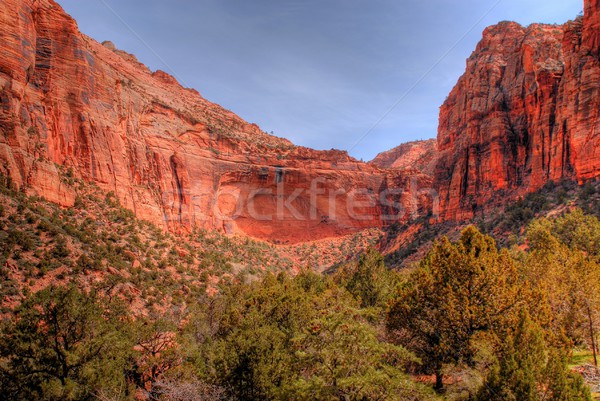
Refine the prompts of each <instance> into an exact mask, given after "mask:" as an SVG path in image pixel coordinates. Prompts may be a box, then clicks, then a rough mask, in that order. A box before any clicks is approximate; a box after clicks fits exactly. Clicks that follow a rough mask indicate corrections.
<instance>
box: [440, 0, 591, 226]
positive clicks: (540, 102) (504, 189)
mask: <svg viewBox="0 0 600 401" xmlns="http://www.w3.org/2000/svg"><path fill="white" fill-rule="evenodd" d="M599 7H600V3H599V2H598V0H587V1H586V4H585V16H584V17H583V18H579V19H577V20H575V21H571V22H568V23H566V24H565V25H562V26H555V25H539V24H533V25H531V26H529V27H527V28H525V27H522V26H520V25H518V24H516V23H512V22H504V23H500V24H499V25H496V26H493V27H490V28H488V29H486V30H485V32H484V34H483V39H482V40H481V42H480V43H479V45H478V46H477V49H476V50H475V52H474V53H473V54H472V55H471V57H470V58H469V59H468V60H467V70H466V73H465V74H464V75H463V76H462V77H461V78H460V80H459V82H458V84H457V85H456V87H455V88H454V89H453V91H452V92H451V94H450V96H449V97H448V99H447V100H446V102H445V103H444V105H443V106H442V108H441V111H440V124H439V130H438V148H439V156H438V157H439V160H438V163H437V168H436V171H435V185H434V186H435V187H436V188H437V189H438V190H439V193H440V201H441V205H440V206H441V210H442V217H443V218H445V219H463V218H470V217H472V216H473V215H474V214H476V213H478V212H480V211H483V210H484V206H489V205H501V204H502V203H503V202H505V201H506V199H507V198H514V197H516V196H518V195H522V194H524V193H526V192H530V191H534V190H537V189H539V188H540V187H541V186H543V185H544V184H545V183H546V182H548V181H549V180H555V181H557V180H560V179H563V178H567V179H576V180H578V181H579V182H583V181H585V180H587V179H590V178H593V177H596V176H598V175H599V174H600V135H599V133H600V121H599V119H598V116H599V112H600V63H599V57H598V55H599V51H600V50H599V38H600V10H599Z"/></svg>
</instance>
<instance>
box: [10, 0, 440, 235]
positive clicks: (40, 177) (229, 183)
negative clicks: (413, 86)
mask: <svg viewBox="0 0 600 401" xmlns="http://www.w3.org/2000/svg"><path fill="white" fill-rule="evenodd" d="M0 9H1V11H2V12H1V13H0V170H2V172H3V173H5V174H9V175H10V176H11V177H12V178H13V180H14V182H16V184H17V185H19V186H21V187H23V188H25V189H26V190H27V191H29V192H32V193H37V194H40V195H43V196H44V197H46V198H47V199H49V200H51V201H55V202H58V203H60V204H62V205H69V204H72V203H73V201H74V199H75V196H76V190H75V189H74V188H73V187H71V186H70V185H68V184H67V183H66V182H65V180H64V179H61V170H62V171H65V170H66V169H69V168H71V169H72V171H74V173H75V175H76V176H77V177H80V178H83V179H84V180H86V181H88V182H93V183H96V184H97V185H99V186H100V187H101V188H102V189H104V190H107V191H114V192H115V193H116V194H117V196H118V197H119V199H120V200H121V201H122V203H123V204H124V206H126V207H128V208H130V209H132V210H133V211H134V212H135V213H136V214H137V215H138V216H139V217H141V218H145V219H148V220H151V221H154V222H158V223H163V224H164V225H165V226H166V227H168V228H170V229H173V230H179V229H189V228H190V227H206V228H216V229H220V230H224V231H226V232H242V233H246V234H248V235H251V236H255V237H259V238H264V239H277V240H281V241H283V242H295V241H302V240H309V239H316V238H322V237H327V236H334V235H340V234H345V233H348V232H350V231H354V230H357V229H361V228H364V227H373V226H381V225H384V224H387V223H388V221H387V220H386V219H382V216H388V215H394V216H395V215H398V212H401V213H400V214H401V216H400V217H401V218H405V217H403V216H404V215H406V213H404V214H403V215H402V212H403V211H405V210H407V209H410V208H411V207H413V205H414V204H415V201H414V199H412V198H413V197H411V196H409V195H407V194H405V193H397V192H393V193H392V192H391V191H386V190H387V189H388V188H389V187H390V185H394V186H397V185H403V187H405V188H406V187H409V186H410V185H408V183H409V181H410V182H411V185H412V186H413V187H415V188H416V186H415V185H419V184H422V185H426V186H428V185H429V181H430V180H428V179H427V178H426V177H418V178H416V179H415V180H410V179H409V177H404V176H402V174H401V173H398V172H385V171H381V170H379V169H377V168H376V167H373V166H370V165H367V164H364V163H359V162H357V161H356V160H354V159H352V158H350V157H349V156H348V155H347V154H346V153H345V152H340V151H326V152H318V151H313V150H310V149H306V148H301V147H296V146H294V145H293V144H291V143H290V142H288V141H287V140H283V139H280V138H275V137H272V136H269V135H267V134H265V133H264V132H262V131H261V130H260V129H259V127H257V126H256V125H253V124H249V123H247V122H245V121H243V120H242V119H241V118H239V117H238V116H236V115H235V114H233V113H231V112H229V111H227V110H224V109H223V108H221V107H219V106H218V105H215V104H213V103H210V102H209V101H207V100H205V99H204V98H202V97H201V96H200V94H198V93H197V92H196V91H194V90H190V89H185V88H183V87H181V86H180V85H179V84H178V83H177V82H176V80H175V79H174V78H172V77H171V76H169V75H168V74H166V73H164V72H161V71H157V72H151V71H150V70H148V69H147V68H146V67H145V66H144V65H142V64H140V63H139V62H137V60H136V59H135V57H134V56H132V55H129V54H127V53H125V52H122V51H119V50H116V49H115V48H114V46H113V45H111V44H110V43H105V45H101V44H99V43H97V42H95V41H94V40H92V39H90V38H88V37H86V36H85V35H82V34H81V33H79V31H78V29H77V25H76V23H75V21H73V19H72V18H70V17H69V16H68V15H67V14H66V13H65V12H64V11H63V10H62V9H61V7H60V6H59V5H57V4H56V3H55V2H54V1H52V0H39V1H35V0H3V1H2V3H1V4H0ZM381 193H384V195H383V198H384V200H383V201H381V199H377V198H378V197H379V194H381ZM403 205H405V206H403ZM231 217H234V218H231Z"/></svg>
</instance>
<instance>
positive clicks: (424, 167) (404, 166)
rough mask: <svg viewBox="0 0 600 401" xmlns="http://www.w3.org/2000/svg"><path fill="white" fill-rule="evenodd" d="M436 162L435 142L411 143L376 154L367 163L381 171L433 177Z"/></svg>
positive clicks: (431, 140)
mask: <svg viewBox="0 0 600 401" xmlns="http://www.w3.org/2000/svg"><path fill="white" fill-rule="evenodd" d="M436 162H437V141H436V140H435V139H428V140H425V141H413V142H407V143H403V144H402V145H400V146H397V147H395V148H394V149H391V150H388V151H386V152H382V153H380V154H378V155H377V156H376V157H375V158H374V159H373V160H371V161H370V162H369V164H372V165H373V166H376V167H379V168H382V169H394V170H402V171H410V170H415V171H418V172H420V173H423V174H425V175H427V176H431V177H432V176H433V173H434V171H435V165H436Z"/></svg>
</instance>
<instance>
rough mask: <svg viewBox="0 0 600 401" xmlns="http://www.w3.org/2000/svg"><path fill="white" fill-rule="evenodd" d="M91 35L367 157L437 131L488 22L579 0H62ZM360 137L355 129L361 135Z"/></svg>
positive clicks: (290, 128) (537, 15)
mask: <svg viewBox="0 0 600 401" xmlns="http://www.w3.org/2000/svg"><path fill="white" fill-rule="evenodd" d="M58 2H59V3H60V4H61V5H62V6H63V8H64V9H65V10H66V11H67V12H68V13H69V14H71V15H72V16H73V17H74V18H75V19H76V20H77V21H78V24H79V29H80V30H81V31H82V32H84V33H85V34H87V35H89V36H91V37H93V38H94V39H96V40H98V41H104V40H111V41H113V42H114V43H115V45H116V46H117V47H118V48H120V49H123V50H126V51H128V52H130V53H134V54H135V55H136V56H137V57H138V59H139V60H140V61H142V62H143V63H144V64H146V65H148V66H149V67H150V68H151V69H152V70H156V69H162V70H165V71H167V72H169V73H171V74H172V75H174V76H176V77H177V78H178V79H179V80H180V82H182V83H183V84H184V85H185V86H187V87H193V88H195V89H197V90H198V91H199V92H200V93H201V94H202V95H203V96H204V97H205V98H207V99H208V100H211V101H213V102H215V103H218V104H220V105H222V106H223V107H225V108H227V109H230V110H232V111H233V112H235V113H237V114H238V115H240V116H241V117H242V118H244V119H246V120H247V121H249V122H254V123H257V124H258V125H260V127H261V128H262V129H263V130H265V131H267V132H270V131H273V132H274V133H275V134H276V135H278V136H282V137H286V138H288V139H290V140H292V141H293V142H294V143H296V144H298V145H303V146H309V147H312V148H316V149H330V148H337V149H344V150H348V151H349V152H350V154H351V155H352V156H354V157H356V158H359V159H364V160H370V159H372V158H373V157H374V156H375V155H376V154H377V153H379V152H381V151H384V150H387V149H390V148H393V147H394V146H397V145H399V144H400V143H403V142H407V141H410V140H415V139H426V138H432V137H435V135H436V133H437V120H438V110H439V106H440V105H441V104H442V103H443V101H444V99H445V98H446V96H447V94H448V93H449V92H450V90H451V89H452V87H453V86H454V84H455V83H456V80H457V79H458V77H459V76H460V75H461V74H462V73H463V72H464V68H465V60H466V58H467V57H468V56H469V55H470V54H471V52H472V51H473V50H474V48H475V45H476V44H477V42H478V41H479V39H480V38H481V32H482V31H483V29H484V28H485V27H486V26H489V25H492V24H495V23H497V22H499V21H502V20H512V21H517V22H519V23H521V24H524V25H527V24H530V23H532V22H545V23H563V22H566V21H567V20H569V19H573V18H575V17H576V16H577V14H578V13H579V12H580V11H581V10H582V9H583V1H582V0H195V1H192V0H170V1H164V0H85V1H81V0H58ZM361 138H362V140H361Z"/></svg>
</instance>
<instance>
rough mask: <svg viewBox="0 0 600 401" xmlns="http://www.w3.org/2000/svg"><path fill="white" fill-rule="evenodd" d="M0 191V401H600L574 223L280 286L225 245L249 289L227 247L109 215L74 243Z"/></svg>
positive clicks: (586, 239) (593, 261) (599, 260)
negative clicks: (250, 269)
mask: <svg viewBox="0 0 600 401" xmlns="http://www.w3.org/2000/svg"><path fill="white" fill-rule="evenodd" d="M5 184H6V185H4V186H3V189H2V196H3V200H4V201H3V205H4V206H3V207H2V209H1V210H0V224H1V225H2V227H1V231H0V235H1V236H2V241H1V247H2V248H1V249H0V251H1V257H2V260H1V261H0V262H2V264H1V266H2V267H1V268H0V275H1V276H2V282H1V286H0V292H1V293H2V297H3V302H2V311H1V312H2V314H1V317H2V318H1V323H0V399H6V400H106V401H108V400H134V399H147V400H172V401H175V400H181V401H183V400H190V401H194V400H206V401H209V400H215V401H216V400H240V401H241V400H332V401H333V400H348V401H368V400H378V401H385V400H414V401H418V400H472V401H483V400H498V401H500V400H503V401H504V400H519V401H521V400H525V401H528V400H530V401H542V400H544V401H545V400H548V401H550V400H551V401H578V400H592V399H593V398H592V397H593V395H592V392H591V391H590V389H592V390H596V389H594V388H593V384H594V383H586V382H585V381H584V379H583V377H582V376H581V375H580V374H579V373H577V372H576V369H575V367H574V364H577V365H578V366H579V365H584V364H588V365H590V367H591V369H594V368H593V367H592V366H593V365H594V362H595V359H596V357H597V356H596V352H597V348H598V346H597V330H598V321H599V318H600V316H599V311H600V222H599V221H598V220H597V218H596V217H594V216H591V215H588V214H585V213H584V212H583V211H581V210H579V209H574V210H571V211H568V212H565V213H563V214H561V215H559V216H556V217H554V218H538V219H535V220H533V221H532V222H530V223H529V225H528V228H527V230H526V232H525V234H524V236H523V239H522V241H520V242H519V244H517V245H514V246H512V247H511V248H499V247H498V246H497V244H496V242H495V240H494V239H493V238H492V237H491V236H488V235H485V234H483V233H481V232H480V231H479V230H478V229H477V228H475V227H473V226H470V227H467V228H465V229H463V231H462V232H461V234H460V237H458V238H457V239H456V240H454V241H451V240H449V239H448V238H446V237H443V238H441V239H439V240H436V241H434V242H433V244H432V245H431V247H430V248H429V249H428V251H427V252H426V254H425V256H424V257H423V259H422V260H421V261H420V262H419V263H417V264H416V265H415V266H413V267H411V268H405V269H402V270H400V271H393V270H390V269H388V268H387V267H386V265H385V262H384V259H383V257H382V256H381V255H380V254H379V253H378V252H377V251H376V250H374V249H369V250H368V251H367V252H364V253H363V254H362V255H361V256H360V257H359V258H358V259H357V260H355V261H351V262H348V263H346V264H344V265H341V266H339V267H338V268H337V269H336V270H335V272H333V273H331V274H326V275H323V274H317V273H314V272H312V271H311V269H309V268H307V269H303V270H301V271H300V272H298V273H297V274H295V275H290V274H288V273H286V272H285V271H284V270H286V269H283V268H282V269H280V270H278V269H276V268H269V269H260V268H259V266H258V265H259V264H260V263H261V261H264V262H265V263H267V262H268V263H272V262H273V258H274V257H275V256H274V255H275V254H274V253H273V251H272V249H271V248H268V247H266V248H260V245H256V244H253V243H248V244H247V246H248V247H249V248H250V249H245V248H244V244H237V243H236V244H235V247H239V252H240V253H244V254H245V255H247V256H246V257H247V258H252V260H253V263H256V264H257V267H256V270H257V271H256V274H253V275H252V277H251V279H248V276H247V275H243V274H237V275H236V274H235V272H233V271H232V265H231V262H230V260H231V257H232V256H231V255H225V254H224V252H222V253H220V252H219V248H218V246H215V245H214V242H217V241H225V240H226V239H218V240H216V239H215V240H210V241H208V243H207V242H206V239H203V240H202V241H200V239H198V238H196V239H197V240H198V241H199V242H198V243H199V244H203V245H202V246H203V247H204V248H203V251H201V252H196V251H195V250H194V249H193V247H190V249H188V248H186V247H185V245H184V244H179V245H180V248H177V247H175V244H174V242H172V241H174V240H172V239H171V238H170V237H169V236H168V235H165V234H160V233H159V232H154V231H152V230H150V229H149V228H147V227H146V228H144V225H143V224H142V225H141V226H140V224H141V223H138V222H137V221H136V220H135V218H134V217H133V216H132V215H131V214H127V213H126V212H123V211H120V210H122V209H119V208H118V207H117V206H115V205H114V200H113V199H112V198H110V197H109V198H108V199H107V200H105V202H108V206H107V207H106V211H107V213H109V215H110V218H109V221H110V222H111V224H110V225H106V226H105V227H104V228H100V227H99V226H97V225H96V223H95V221H98V219H101V218H102V217H101V216H99V215H95V216H90V220H89V221H86V220H81V221H80V224H79V225H76V224H75V222H72V221H71V220H69V218H68V216H66V217H64V216H63V217H64V218H61V217H60V216H61V215H60V214H61V213H63V214H65V213H69V212H65V211H64V210H62V211H61V210H59V209H53V206H49V205H48V204H47V203H44V201H43V200H40V199H32V198H31V197H26V196H24V195H23V194H20V193H18V192H17V191H14V190H12V189H10V183H5ZM98 202H101V200H98ZM111 205H112V206H111ZM123 213H125V214H123ZM75 221H78V220H75ZM111 233H112V234H114V235H113V236H111ZM197 237H198V235H197ZM203 238H204V237H203ZM157 243H159V244H160V245H158V244H157ZM163 248H164V249H163ZM255 248H256V250H255ZM163 251H164V252H163ZM236 252H237V251H236ZM265 255H266V256H265ZM234 257H236V256H235V255H234ZM238 257H239V255H238ZM204 258H207V259H209V260H208V261H204V260H205V259H204ZM203 263H204V264H203ZM134 265H135V266H134ZM212 276H215V277H217V276H225V277H228V278H227V279H222V280H221V281H220V282H218V281H215V280H212V279H211V277H212ZM213 281H214V283H213ZM211 283H212V284H211ZM211 285H212V286H211ZM211 289H213V290H211ZM148 299H151V300H152V301H151V302H148Z"/></svg>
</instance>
